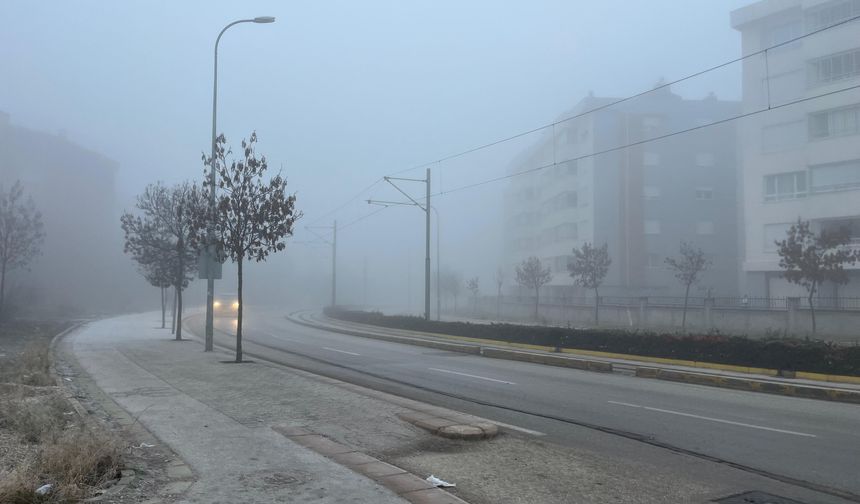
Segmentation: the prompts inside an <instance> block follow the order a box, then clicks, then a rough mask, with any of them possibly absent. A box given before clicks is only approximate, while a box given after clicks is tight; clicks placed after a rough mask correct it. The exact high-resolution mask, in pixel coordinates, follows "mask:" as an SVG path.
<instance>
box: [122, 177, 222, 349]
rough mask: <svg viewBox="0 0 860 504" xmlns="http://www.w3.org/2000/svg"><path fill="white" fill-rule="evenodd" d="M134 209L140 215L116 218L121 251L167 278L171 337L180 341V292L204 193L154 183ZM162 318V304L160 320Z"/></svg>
mask: <svg viewBox="0 0 860 504" xmlns="http://www.w3.org/2000/svg"><path fill="white" fill-rule="evenodd" d="M136 206H137V208H138V210H140V212H141V213H142V215H138V216H135V215H132V214H130V213H128V212H126V213H125V214H123V216H122V217H121V218H120V222H121V223H122V228H123V231H124V232H125V251H126V253H129V254H131V256H132V258H133V259H135V260H136V261H137V262H138V263H139V264H140V265H141V266H142V267H143V268H145V270H148V271H150V273H151V274H152V275H154V276H156V277H158V276H159V274H164V275H166V276H167V277H168V278H169V279H170V280H169V285H171V286H173V288H174V289H175V292H176V331H175V334H176V339H177V340H181V339H182V291H183V290H184V289H185V288H186V287H188V284H189V282H190V281H191V279H192V278H193V272H194V269H195V267H196V263H195V260H196V258H197V255H198V252H199V246H200V243H201V242H200V240H199V237H200V229H199V227H198V216H199V215H200V213H201V212H205V211H206V199H205V194H204V193H203V191H202V190H200V188H199V187H197V186H196V185H194V184H191V183H189V182H183V183H181V184H177V185H175V186H173V187H170V188H168V187H166V186H165V185H163V184H162V183H160V182H158V183H155V184H150V185H148V186H147V187H146V189H144V191H143V193H141V194H140V195H138V197H137V204H136ZM145 276H147V275H146V274H145ZM147 280H150V278H147ZM150 283H152V281H151V280H150ZM163 315H164V314H163V302H162V319H163V318H164V317H163ZM162 321H163V320H162Z"/></svg>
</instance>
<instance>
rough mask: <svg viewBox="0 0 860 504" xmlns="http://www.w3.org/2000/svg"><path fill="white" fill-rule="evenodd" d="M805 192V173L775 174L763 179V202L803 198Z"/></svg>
mask: <svg viewBox="0 0 860 504" xmlns="http://www.w3.org/2000/svg"><path fill="white" fill-rule="evenodd" d="M806 191H807V189H806V172H803V171H798V172H789V173H777V174H774V175H765V177H764V200H765V201H781V200H789V199H797V198H803V197H804V196H806Z"/></svg>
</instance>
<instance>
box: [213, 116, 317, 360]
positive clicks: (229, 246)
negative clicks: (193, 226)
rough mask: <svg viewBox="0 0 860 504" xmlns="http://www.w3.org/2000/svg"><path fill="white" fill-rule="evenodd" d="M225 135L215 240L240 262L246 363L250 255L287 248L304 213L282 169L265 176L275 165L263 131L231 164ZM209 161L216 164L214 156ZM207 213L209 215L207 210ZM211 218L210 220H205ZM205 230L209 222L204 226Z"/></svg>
mask: <svg viewBox="0 0 860 504" xmlns="http://www.w3.org/2000/svg"><path fill="white" fill-rule="evenodd" d="M226 143H227V141H226V139H225V138H224V135H223V134H222V135H219V136H218V139H217V142H216V154H215V155H216V157H217V158H218V159H216V160H214V161H216V162H215V165H216V173H217V176H218V188H219V189H220V194H219V195H218V196H217V198H216V199H217V204H216V208H215V215H214V216H208V218H210V219H212V224H213V226H212V227H213V228H214V231H215V239H216V243H217V246H218V248H219V254H221V255H222V257H229V258H230V259H231V260H232V261H233V262H235V263H236V265H237V267H238V273H237V280H238V296H239V299H238V301H239V310H238V317H237V322H236V362H242V317H243V312H244V307H245V304H244V300H243V298H242V282H243V276H242V268H243V265H244V262H245V260H246V259H247V260H254V261H256V262H260V261H264V260H266V258H267V257H268V256H269V254H270V253H272V252H280V251H282V250H284V249H285V248H286V242H285V239H286V238H287V237H289V236H292V234H293V225H294V224H295V222H296V220H298V219H299V218H300V217H301V216H302V214H301V212H299V211H297V210H296V208H295V203H296V196H295V195H294V194H292V195H287V192H286V189H287V180H286V179H285V178H283V177H281V175H280V174H277V175H275V176H274V177H271V178H270V179H269V180H268V181H265V180H263V177H264V176H265V174H266V170H267V169H268V168H269V165H268V163H267V162H266V157H265V156H260V157H258V156H257V153H256V150H255V148H256V144H257V133H256V132H253V133H251V137H250V139H249V140H248V141H246V140H244V139H243V140H242V159H241V160H239V161H236V160H234V161H232V162H231V163H230V164H229V165H228V164H227V163H226V161H225V156H226V155H227V154H229V151H225V144H226ZM204 162H206V163H207V164H210V165H211V162H212V160H207V159H206V157H205V156H204ZM203 215H206V213H204V214H203ZM204 220H205V219H204ZM200 227H201V229H202V228H205V227H206V226H205V225H203V226H200Z"/></svg>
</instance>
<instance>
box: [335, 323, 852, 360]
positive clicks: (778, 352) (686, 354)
mask: <svg viewBox="0 0 860 504" xmlns="http://www.w3.org/2000/svg"><path fill="white" fill-rule="evenodd" d="M326 315H328V316H330V317H333V318H339V319H343V320H348V321H352V322H359V323H363V324H372V325H377V326H382V327H390V328H395V329H408V330H414V331H423V332H432V333H439V334H450V335H454V336H465V337H470V338H483V339H491V340H497V341H507V342H511V343H527V344H531V345H542V346H552V347H555V346H562V347H565V348H576V349H580V350H596V351H601V352H613V353H623V354H630V355H642V356H649V357H666V358H671V359H683V360H692V361H698V362H712V363H717V364H732V365H736V366H750V367H761V368H769V369H782V370H793V371H808V372H813V373H827V374H840V375H852V376H860V347H858V346H850V347H849V346H840V345H837V344H834V343H828V342H821V341H809V340H799V339H785V338H779V339H750V338H747V337H743V336H726V335H720V334H689V335H676V334H664V333H652V332H628V331H623V330H612V329H568V328H563V327H542V326H524V325H514V324H495V323H494V324H471V323H468V322H437V321H433V320H431V321H427V320H424V319H423V318H421V317H413V316H400V315H383V314H382V313H380V312H364V311H350V310H344V309H340V308H326Z"/></svg>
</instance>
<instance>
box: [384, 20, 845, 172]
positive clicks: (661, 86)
mask: <svg viewBox="0 0 860 504" xmlns="http://www.w3.org/2000/svg"><path fill="white" fill-rule="evenodd" d="M858 19H860V15H857V16H854V17H852V18H848V19H845V20H842V21H840V22H838V23H835V24H832V25H829V26H825V27H824V28H819V29H817V30H813V31H811V32H809V33H804V34H803V35H798V36H797V37H794V38H791V39H788V40H786V41H784V42H780V43H778V44H774V45H772V46H770V47H766V48H764V49H761V50H758V51H754V52H751V53H749V54H746V55H744V56H740V57H738V58H735V59H733V60H730V61H726V62H724V63H720V64H717V65H714V66H712V67H709V68H706V69H704V70H699V71H698V72H695V73H692V74H689V75H686V76H684V77H681V78H679V79H676V80H674V81H671V82H666V83H663V84H659V85H657V86H655V87H653V88H652V89H649V90H646V91H642V92H639V93H636V94H633V95H630V96H627V97H626V98H620V99H618V100H614V101H612V102H609V103H606V104H603V105H600V106H598V107H595V108H592V109H589V110H586V111H584V112H580V113H578V114H574V115H572V116H570V117H566V118H564V119H559V120H557V121H555V122H551V123H549V124H545V125H543V126H539V127H537V128H532V129H530V130H528V131H523V132H521V133H517V134H514V135H511V136H509V137H506V138H502V139H500V140H494V141H492V142H489V143H486V144H483V145H479V146H477V147H472V148H469V149H466V150H464V151H461V152H457V153H455V154H450V155H448V156H445V157H442V158H439V159H437V160H435V161H429V162H427V163H424V164H420V165H417V166H413V167H412V168H406V169H403V170H400V171H397V172H394V173H392V174H391V175H399V174H401V173H406V172H409V171H412V170H418V169H420V168H426V167H428V166H431V165H433V164H435V163H441V162H443V161H450V160H451V159H455V158H458V157H461V156H465V155H467V154H471V153H473V152H477V151H479V150H482V149H486V148H489V147H493V146H496V145H499V144H501V143H505V142H508V141H511V140H516V139H517V138H521V137H524V136H527V135H530V134H532V133H537V132H538V131H541V130H544V129H547V128H551V127H553V126H556V125H558V124H561V123H564V122H567V121H571V120H573V119H577V118H579V117H583V116H586V115H588V114H591V113H594V112H599V111H601V110H604V109H607V108H610V107H613V106H615V105H618V104H620V103H624V102H628V101H631V100H635V99H636V98H641V97H643V96H645V95H647V94H649V93H654V92H656V91H659V90H661V89H664V88H668V87H671V86H674V85H675V84H680V83H682V82H685V81H688V80H690V79H694V78H696V77H700V76H702V75H704V74H706V73H709V72H713V71H715V70H719V69H721V68H725V67H727V66H730V65H734V64H735V63H739V62H741V61H743V60H745V59H747V58H752V57H753V56H760V55H762V54H767V52H768V51H771V50H773V49H776V48H779V47H783V46H786V45H790V44H793V43H795V42H798V41H800V40H803V39H805V38H807V37H811V36H813V35H817V34H819V33H821V32H824V31H827V30H831V29H833V28H836V27H838V26H842V25H844V24H847V23H851V22H853V21H857V20H858Z"/></svg>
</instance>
